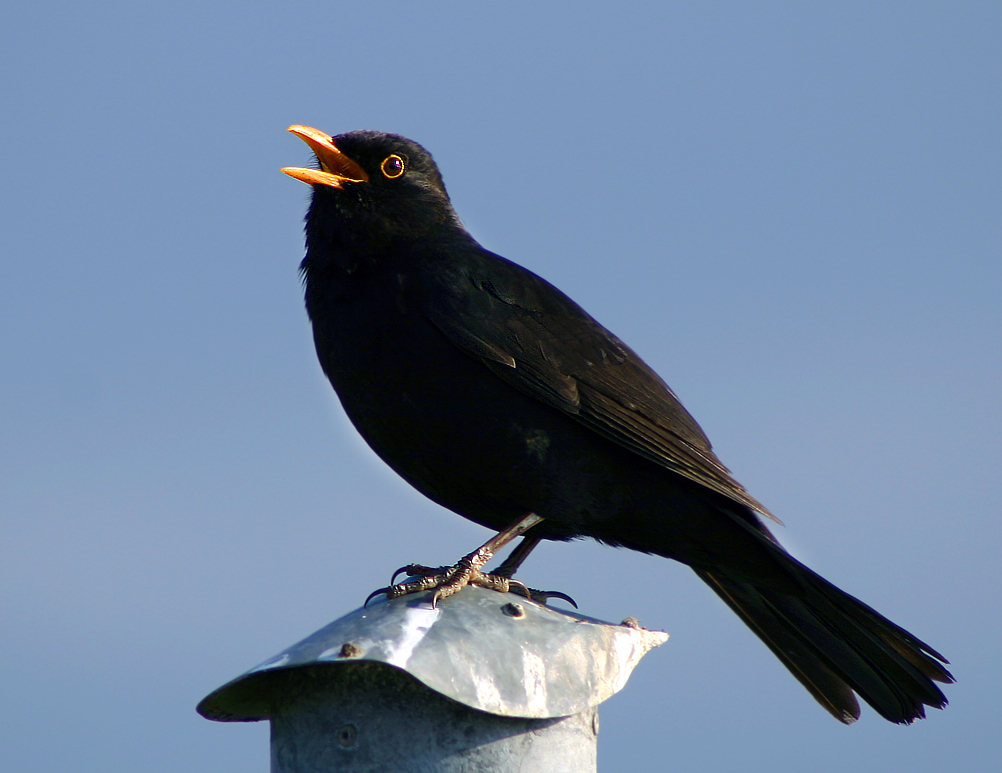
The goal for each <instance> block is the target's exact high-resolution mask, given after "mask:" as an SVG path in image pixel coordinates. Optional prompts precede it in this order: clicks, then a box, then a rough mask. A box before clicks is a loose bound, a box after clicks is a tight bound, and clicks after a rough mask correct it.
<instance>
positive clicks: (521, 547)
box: [478, 536, 578, 609]
mask: <svg viewBox="0 0 1002 773" xmlns="http://www.w3.org/2000/svg"><path fill="white" fill-rule="evenodd" d="M541 539H542V537H535V536H533V537H529V536H526V537H522V541H521V542H520V543H518V547H517V548H515V549H514V550H513V551H512V552H511V555H509V556H508V557H507V558H506V559H505V560H504V561H503V562H502V563H501V566H499V567H498V568H497V569H495V570H494V571H493V572H490V573H488V574H486V575H484V576H485V577H491V578H496V580H495V581H496V582H502V583H504V584H505V585H506V587H505V591H508V590H512V589H515V588H517V589H518V590H519V591H521V592H522V593H523V594H525V596H526V597H527V598H529V599H532V600H533V601H538V602H539V603H540V604H546V603H547V602H548V601H549V600H550V599H563V600H564V601H566V602H567V603H568V604H570V605H571V606H572V607H574V608H575V609H577V608H578V605H577V602H576V601H575V600H574V599H572V598H571V597H570V596H568V595H567V594H566V593H561V592H560V591H558V590H537V589H536V588H530V587H528V586H526V585H525V584H524V583H521V582H519V581H518V580H515V579H513V576H514V574H515V572H516V571H518V568H519V567H520V566H521V565H522V562H523V561H525V559H526V558H528V557H529V554H530V553H531V552H532V551H533V548H535V547H536V545H538V544H539V543H540V540H541ZM478 584H479V583H478Z"/></svg>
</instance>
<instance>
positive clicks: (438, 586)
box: [363, 556, 578, 609]
mask: <svg viewBox="0 0 1002 773" xmlns="http://www.w3.org/2000/svg"><path fill="white" fill-rule="evenodd" d="M401 574H404V575H406V576H408V577H416V578H417V579H414V580H411V581H409V582H402V583H396V582H395V581H396V579H397V577H398V576H400V575H401ZM467 585H476V586H477V587H480V588H487V589H488V590H493V591H497V592H498V593H519V594H521V595H523V596H525V597H526V598H527V599H529V600H530V601H535V602H537V603H539V604H546V603H548V602H549V600H550V599H563V600H564V601H566V602H567V603H568V604H570V605H571V606H572V607H574V608H575V609H577V608H578V605H577V603H575V601H574V599H572V598H571V597H570V596H568V595H567V594H566V593H561V592H560V591H542V590H536V589H535V588H529V587H528V586H526V585H525V583H523V582H521V581H519V580H515V579H512V578H511V577H508V576H506V575H504V574H497V573H494V572H482V571H480V569H479V568H478V567H477V566H475V565H474V562H473V561H472V560H470V556H466V557H465V558H463V559H462V560H460V562H459V563H458V564H456V565H455V566H439V567H429V566H424V565H423V564H407V565H406V566H402V567H400V568H399V569H397V570H396V571H395V572H394V573H393V576H392V577H391V578H390V584H389V585H388V586H387V587H385V588H379V589H378V590H375V591H373V592H372V593H370V594H369V596H368V598H366V600H365V604H363V606H368V605H369V602H370V601H372V599H374V598H375V597H376V596H380V595H385V596H386V598H388V599H396V598H400V597H401V596H408V595H410V594H412V593H421V592H423V591H428V590H434V593H432V596H431V606H432V608H435V606H437V604H438V602H439V601H441V600H442V599H445V598H448V597H449V596H451V595H453V594H454V593H457V592H459V591H460V590H462V589H463V588H465V587H466V586H467Z"/></svg>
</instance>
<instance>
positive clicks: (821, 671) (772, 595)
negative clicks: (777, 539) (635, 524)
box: [695, 558, 953, 724]
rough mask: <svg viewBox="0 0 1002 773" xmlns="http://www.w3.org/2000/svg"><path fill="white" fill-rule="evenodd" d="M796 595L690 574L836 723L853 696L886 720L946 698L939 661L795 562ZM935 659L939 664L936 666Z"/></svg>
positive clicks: (917, 714) (908, 717)
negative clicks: (939, 684)
mask: <svg viewBox="0 0 1002 773" xmlns="http://www.w3.org/2000/svg"><path fill="white" fill-rule="evenodd" d="M789 560H790V562H791V564H792V569H793V571H794V573H795V574H796V575H797V576H798V578H799V579H800V580H801V585H802V588H803V592H802V593H797V594H791V593H789V592H788V591H787V590H777V589H775V588H763V587H757V586H755V585H753V584H752V583H751V582H749V581H747V580H744V579H741V578H734V577H730V576H727V575H726V574H724V573H720V572H709V571H706V570H703V569H696V570H695V571H696V574H698V575H699V576H700V577H701V578H702V579H703V580H704V581H705V582H706V583H707V584H708V585H709V586H710V587H711V588H713V590H714V591H715V592H716V593H717V594H718V595H719V596H720V597H721V598H722V599H723V600H724V601H725V602H726V603H727V605H728V606H729V607H730V608H731V609H733V610H734V612H736V613H737V614H738V616H739V617H741V619H742V620H744V621H745V623H746V624H747V625H748V626H749V627H750V628H751V629H752V630H753V631H754V632H755V633H756V634H757V635H758V636H759V638H761V639H762V641H763V642H765V644H766V645H767V646H768V647H769V648H770V649H771V650H772V651H773V653H775V655H776V656H777V657H778V658H779V659H780V661H782V663H783V665H785V666H786V667H787V668H788V669H789V670H790V672H791V673H792V674H793V675H794V676H795V677H796V678H797V679H798V680H800V682H801V684H803V685H804V686H805V687H806V688H807V690H808V691H809V692H810V693H811V695H813V696H814V698H815V699H816V700H817V701H818V702H819V703H820V704H821V705H822V706H824V707H825V708H826V709H827V710H828V711H829V712H831V714H832V715H834V716H835V717H836V718H837V719H838V720H840V721H841V722H845V723H846V724H850V723H852V722H855V721H856V720H857V719H858V718H859V703H858V702H857V701H856V697H855V695H854V692H855V693H858V694H859V696H860V697H861V698H863V700H865V701H866V702H867V703H869V704H870V705H871V706H872V707H873V708H874V709H875V710H876V711H877V712H878V713H879V714H880V715H881V716H882V717H884V718H885V719H887V720H890V721H891V722H898V723H902V724H907V723H910V722H913V721H914V720H916V719H920V718H922V717H924V716H925V706H933V707H934V708H943V707H944V706H946V703H947V700H946V698H945V697H944V695H943V693H942V692H941V691H940V689H939V688H938V687H936V685H935V684H933V680H935V681H938V682H946V683H949V682H952V681H953V676H952V675H951V674H950V672H949V671H947V670H946V669H945V668H944V667H943V666H942V665H941V663H946V662H947V661H946V659H945V658H944V657H943V656H942V655H940V654H939V653H938V652H936V651H935V650H933V649H932V648H931V647H929V646H928V645H926V644H925V643H923V642H922V641H920V640H919V639H917V638H916V637H914V636H912V634H910V633H908V632H907V631H905V630H904V629H903V628H900V627H899V626H897V625H895V624H894V623H892V622H891V621H890V620H888V619H886V618H885V617H883V616H881V615H880V614H878V613H877V612H875V611H874V610H873V609H871V608H870V607H868V606H867V605H866V604H864V603H863V602H861V601H859V600H858V599H855V598H853V597H852V596H850V595H849V594H847V593H844V592H843V591H841V590H839V589H838V588H836V587H835V586H834V585H832V584H831V583H830V582H828V581H827V580H825V579H824V578H822V577H820V576H819V575H817V574H816V573H814V572H812V571H811V570H810V569H808V568H807V567H805V566H803V565H802V564H800V563H799V562H797V561H796V560H795V559H793V558H790V559H789ZM937 661H939V662H937Z"/></svg>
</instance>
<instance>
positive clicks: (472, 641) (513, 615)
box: [198, 587, 668, 722]
mask: <svg viewBox="0 0 1002 773" xmlns="http://www.w3.org/2000/svg"><path fill="white" fill-rule="evenodd" d="M429 599H430V594H421V595H417V594H415V595H412V596H404V597H402V598H398V599H393V600H391V601H386V600H382V601H380V602H379V603H374V604H372V605H371V606H369V607H367V608H364V609H356V610H355V611H354V612H351V613H350V614H348V615H345V616H344V617H342V618H341V619H340V620H336V621H335V622H333V623H331V624H330V625H328V626H326V627H324V628H322V629H320V630H319V631H317V632H316V633H315V634H313V635H312V636H309V637H307V638H306V639H304V640H303V641H301V642H299V643H298V644H294V645H293V646H291V647H289V648H288V649H286V650H285V651H284V652H282V653H281V654H279V655H277V656H276V657H273V658H271V659H269V660H266V661H265V662H264V663H262V664H261V665H259V666H257V667H256V668H252V669H251V670H250V671H248V672H247V673H246V674H244V675H243V676H240V677H238V678H236V679H234V680H233V681H231V682H229V683H228V684H225V685H223V686H222V687H220V688H219V689H217V690H215V691H214V692H212V693H210V694H209V695H208V696H206V698H204V699H203V700H202V702H201V703H199V704H198V712H199V713H200V714H201V715H202V716H204V717H206V718H207V719H213V720H217V721H220V722H253V721H257V720H262V719H268V718H269V717H270V715H271V711H272V706H274V705H275V700H276V696H275V695H273V693H274V691H275V688H276V687H277V686H278V685H279V684H280V683H281V680H279V679H277V677H278V676H279V675H280V674H281V672H287V671H289V670H291V669H297V668H306V667H311V668H312V667H315V666H317V665H321V664H327V665H329V666H330V667H337V666H338V665H339V664H344V663H356V662H359V661H369V662H375V663H385V664H386V665H387V666H389V667H394V668H398V669H400V670H402V671H404V672H406V673H408V674H410V675H411V676H413V677H414V678H415V679H417V680H418V681H420V682H422V683H423V684H424V685H426V686H427V687H429V688H430V689H432V690H434V691H436V692H438V693H441V694H442V695H445V696H446V697H448V698H452V699H453V700H455V701H458V702H459V703H463V704H465V705H467V706H469V707H471V708H474V709H478V710H480V711H486V712H488V713H491V714H497V715H501V716H510V717H532V718H548V717H565V716H570V715H572V714H577V713H579V712H581V711H584V710H585V709H587V708H590V707H592V706H596V705H598V704H599V703H602V702H603V701H605V700H606V699H607V698H609V697H610V696H612V695H613V694H615V693H616V692H618V691H619V690H621V689H622V688H623V686H624V685H625V684H626V681H627V680H628V679H629V677H630V674H631V672H632V671H633V668H634V667H635V666H636V665H637V663H638V662H639V661H640V658H642V657H643V656H644V655H645V654H646V653H647V652H648V651H649V650H651V649H652V648H654V647H657V646H659V645H661V644H663V643H664V642H665V641H667V639H668V634H666V633H663V632H661V631H649V630H646V629H644V628H641V627H640V626H639V625H637V624H635V623H632V621H625V622H624V623H623V624H620V625H612V624H610V623H605V622H602V621H601V620H595V619H593V618H589V617H584V616H582V615H576V614H569V613H567V612H562V611H559V610H556V609H553V608H551V607H547V606H543V605H542V604H536V603H534V602H531V601H528V600H527V599H525V598H524V597H523V596H517V595H514V594H503V593H498V592H496V591H492V590H485V589H483V588H477V587H468V588H464V589H463V591H462V592H460V593H457V594H455V595H453V596H450V597H448V598H446V599H444V600H442V601H440V602H439V604H438V607H437V608H435V609H432V608H431V604H430V603H429Z"/></svg>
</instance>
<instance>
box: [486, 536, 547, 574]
mask: <svg viewBox="0 0 1002 773" xmlns="http://www.w3.org/2000/svg"><path fill="white" fill-rule="evenodd" d="M541 539H542V538H541V537H522V541H521V542H519V543H518V547H516V548H515V549H514V550H513V551H511V555H510V556H508V557H507V558H506V559H505V560H504V561H503V562H502V563H501V566H499V567H498V568H497V569H495V570H494V571H493V572H491V574H496V575H498V576H500V577H508V578H509V579H510V578H512V577H514V576H515V572H517V571H518V568H519V567H520V566H521V565H522V562H523V561H525V559H526V558H528V557H529V554H530V553H531V552H532V551H533V548H535V547H536V545H538V544H539V541H540V540H541Z"/></svg>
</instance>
